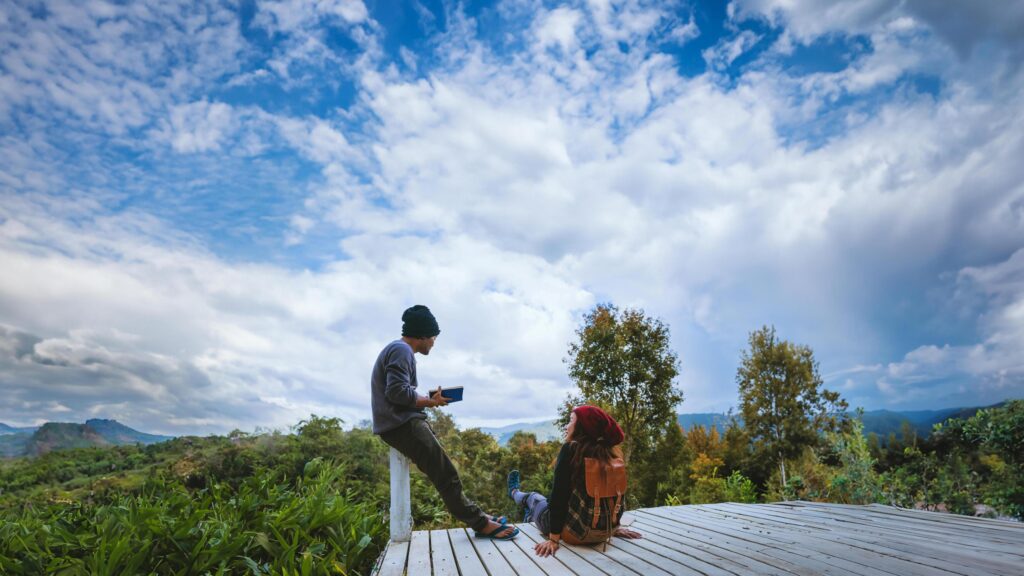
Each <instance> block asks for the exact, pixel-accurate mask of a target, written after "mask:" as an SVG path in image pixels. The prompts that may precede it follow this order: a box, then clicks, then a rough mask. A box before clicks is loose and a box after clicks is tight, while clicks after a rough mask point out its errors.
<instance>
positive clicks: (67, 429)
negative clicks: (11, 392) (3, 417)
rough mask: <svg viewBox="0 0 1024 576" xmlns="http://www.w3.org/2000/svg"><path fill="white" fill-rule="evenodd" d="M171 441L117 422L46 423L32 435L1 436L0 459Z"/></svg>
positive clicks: (11, 434)
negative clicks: (68, 450)
mask: <svg viewBox="0 0 1024 576" xmlns="http://www.w3.org/2000/svg"><path fill="white" fill-rule="evenodd" d="M171 438H173V437H172V436H159V435H156V434H146V433H144V432H139V431H138V430H134V429H132V428H129V427H127V426H125V425H124V424H121V423H120V422H118V421H116V420H102V419H93V420H87V421H86V423H85V424H75V423H71V422H47V423H46V424H43V425H42V426H40V427H39V428H38V429H35V430H34V431H33V432H32V433H31V434H29V433H26V432H15V433H9V434H4V435H2V436H0V456H2V457H5V458H11V457H17V456H26V455H27V456H40V455H42V454H46V453H47V452H51V451H53V450H65V449H68V448H85V447H89V446H120V445H124V444H154V443H157V442H164V441H166V440H170V439H171Z"/></svg>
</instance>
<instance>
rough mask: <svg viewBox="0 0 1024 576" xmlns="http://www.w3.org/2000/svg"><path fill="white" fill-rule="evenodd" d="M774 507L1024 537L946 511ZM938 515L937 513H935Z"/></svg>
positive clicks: (1000, 537) (1003, 537)
mask: <svg viewBox="0 0 1024 576" xmlns="http://www.w3.org/2000/svg"><path fill="white" fill-rule="evenodd" d="M771 506H772V507H774V508H786V509H797V510H801V511H816V512H819V513H824V514H842V515H844V516H847V517H856V518H860V519H863V520H869V521H880V522H886V523H890V524H895V525H900V526H907V527H909V526H913V527H915V528H916V529H921V530H928V531H944V530H949V529H955V530H972V531H974V532H975V533H978V534H984V535H985V536H986V538H991V539H994V540H1002V541H1004V542H1008V543H1013V542H1015V541H1017V540H1019V539H1020V538H1024V530H1021V531H1020V532H1015V531H1013V530H1008V529H1006V528H1004V527H1002V526H1000V525H992V526H989V525H985V524H983V523H981V522H982V521H979V520H974V521H972V522H963V521H961V520H958V519H957V518H956V515H954V514H947V515H946V516H947V518H945V519H944V518H942V517H941V516H937V517H928V516H922V515H920V514H918V513H917V512H916V511H912V510H906V511H886V510H884V509H876V508H872V507H868V506H853V505H849V506H840V505H830V506H800V507H794V506H783V505H777V504H772V505H771ZM936 514H937V513H936Z"/></svg>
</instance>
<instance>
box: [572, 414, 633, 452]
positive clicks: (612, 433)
mask: <svg viewBox="0 0 1024 576" xmlns="http://www.w3.org/2000/svg"><path fill="white" fill-rule="evenodd" d="M573 414H576V430H579V431H581V432H583V433H584V434H586V435H587V436H590V437H591V438H594V439H595V440H597V443H598V444H604V445H605V446H616V445H618V444H621V443H622V440H623V439H625V437H626V435H625V434H623V433H622V428H621V427H619V423H618V422H616V421H615V419H614V418H612V417H611V416H609V415H608V413H607V412H605V411H604V410H601V409H600V408H598V407H597V406H578V407H576V408H573Z"/></svg>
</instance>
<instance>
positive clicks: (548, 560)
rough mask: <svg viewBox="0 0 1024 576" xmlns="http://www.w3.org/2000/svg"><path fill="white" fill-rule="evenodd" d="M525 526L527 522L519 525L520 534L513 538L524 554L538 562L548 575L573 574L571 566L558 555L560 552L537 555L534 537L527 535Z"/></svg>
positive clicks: (567, 575) (570, 575)
mask: <svg viewBox="0 0 1024 576" xmlns="http://www.w3.org/2000/svg"><path fill="white" fill-rule="evenodd" d="M524 526H525V524H524V525H521V526H520V527H519V536H518V537H517V538H516V539H515V540H513V542H515V543H516V546H518V547H519V549H520V550H522V551H523V554H526V555H527V556H528V557H529V558H530V559H531V560H533V562H534V564H536V565H537V567H538V568H540V569H541V570H543V571H544V573H545V574H547V575H548V576H572V570H569V568H567V567H566V566H565V564H563V563H562V561H561V559H560V558H559V557H558V556H559V554H558V552H555V554H554V555H552V556H546V557H544V558H541V557H540V556H537V553H536V552H535V551H534V549H533V545H534V541H533V539H532V538H530V537H529V536H526V535H525V534H524V533H523V531H522V530H523V527H524ZM562 556H565V554H562Z"/></svg>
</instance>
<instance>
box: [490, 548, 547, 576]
mask: <svg viewBox="0 0 1024 576" xmlns="http://www.w3.org/2000/svg"><path fill="white" fill-rule="evenodd" d="M491 542H493V543H494V546H495V548H497V549H498V551H499V552H501V555H502V556H504V557H505V560H507V561H508V564H509V566H511V567H512V571H513V572H514V573H515V574H517V575H520V576H542V575H543V574H544V571H543V570H541V569H540V567H538V566H537V564H536V563H535V562H534V561H533V559H532V558H531V557H530V556H527V555H526V554H525V553H524V552H523V551H522V550H521V549H520V548H519V546H517V545H516V543H515V542H514V541H512V540H491Z"/></svg>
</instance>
